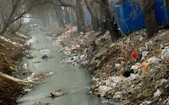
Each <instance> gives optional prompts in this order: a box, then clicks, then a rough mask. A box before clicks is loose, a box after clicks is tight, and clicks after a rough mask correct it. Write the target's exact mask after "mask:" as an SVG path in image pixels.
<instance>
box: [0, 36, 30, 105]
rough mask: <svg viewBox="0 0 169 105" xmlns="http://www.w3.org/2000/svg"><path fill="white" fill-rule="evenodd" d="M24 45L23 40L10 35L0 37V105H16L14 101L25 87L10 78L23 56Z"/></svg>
mask: <svg viewBox="0 0 169 105" xmlns="http://www.w3.org/2000/svg"><path fill="white" fill-rule="evenodd" d="M24 43H25V39H22V38H20V37H18V36H14V35H11V34H5V35H3V36H0V73H1V74H2V75H1V76H0V94H1V95H0V105H16V99H17V97H18V96H19V95H20V94H21V92H22V89H23V87H24V86H25V85H24V84H22V83H19V82H17V81H16V80H15V79H14V78H13V77H10V76H12V75H13V73H14V72H16V71H17V70H18V67H17V65H18V64H19V62H20V61H21V60H22V57H23V56H24V51H25V47H26V46H24ZM26 48H28V47H26ZM3 73H4V74H3ZM6 74H7V75H6ZM4 75H5V76H4Z"/></svg>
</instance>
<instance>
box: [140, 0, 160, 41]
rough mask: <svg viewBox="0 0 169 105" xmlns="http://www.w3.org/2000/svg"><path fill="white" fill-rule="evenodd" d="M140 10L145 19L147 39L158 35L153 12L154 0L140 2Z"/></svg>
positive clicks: (141, 0)
mask: <svg viewBox="0 0 169 105" xmlns="http://www.w3.org/2000/svg"><path fill="white" fill-rule="evenodd" d="M140 5H141V9H142V12H143V15H144V18H145V23H146V31H147V38H150V37H152V36H153V35H154V34H155V33H158V24H157V21H156V18H155V12H154V0H140Z"/></svg>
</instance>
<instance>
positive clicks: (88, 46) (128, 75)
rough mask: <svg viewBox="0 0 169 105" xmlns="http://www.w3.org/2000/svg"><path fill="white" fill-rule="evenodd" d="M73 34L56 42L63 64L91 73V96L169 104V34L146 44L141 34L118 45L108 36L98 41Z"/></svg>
mask: <svg viewBox="0 0 169 105" xmlns="http://www.w3.org/2000/svg"><path fill="white" fill-rule="evenodd" d="M72 30H73V29H69V30H68V31H67V32H65V33H64V34H63V35H61V36H59V37H57V40H56V41H57V43H58V44H60V45H62V46H63V49H62V52H63V53H64V54H65V55H66V56H65V59H64V60H63V62H69V63H72V64H74V63H77V64H78V65H79V64H80V65H82V66H84V67H86V68H87V70H88V71H90V72H91V73H92V75H93V79H92V83H93V84H92V87H91V90H92V92H90V93H92V94H94V95H97V96H101V97H104V98H107V99H108V100H111V101H113V102H119V103H121V104H124V105H150V104H153V105H166V103H169V101H168V100H167V99H168V96H169V94H168V92H169V85H167V83H169V80H168V79H169V74H168V73H169V71H168V67H169V65H168V64H169V44H168V40H167V39H168V38H169V36H168V34H169V31H168V30H161V31H160V32H159V34H158V35H157V36H154V37H152V38H151V39H147V40H145V39H144V38H143V37H142V34H145V31H144V30H141V31H138V32H136V33H132V34H130V35H129V36H127V37H123V38H121V39H119V40H118V41H117V42H115V43H111V38H110V36H109V33H108V32H107V33H105V34H104V35H103V36H99V37H96V36H97V35H98V34H97V33H92V32H87V33H85V34H84V35H78V34H75V32H74V30H73V31H72ZM74 58H75V59H74Z"/></svg>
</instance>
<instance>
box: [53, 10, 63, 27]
mask: <svg viewBox="0 0 169 105" xmlns="http://www.w3.org/2000/svg"><path fill="white" fill-rule="evenodd" d="M55 11H56V16H57V19H58V23H59V27H65V23H64V20H63V12H62V9H61V7H55Z"/></svg>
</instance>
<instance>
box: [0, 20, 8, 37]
mask: <svg viewBox="0 0 169 105" xmlns="http://www.w3.org/2000/svg"><path fill="white" fill-rule="evenodd" d="M9 25H10V23H6V24H4V26H3V28H2V30H1V32H0V35H3V34H4V33H5V32H6V30H7V28H8V27H9Z"/></svg>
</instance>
